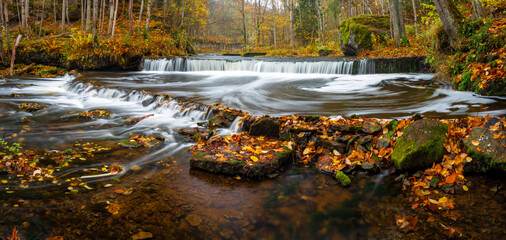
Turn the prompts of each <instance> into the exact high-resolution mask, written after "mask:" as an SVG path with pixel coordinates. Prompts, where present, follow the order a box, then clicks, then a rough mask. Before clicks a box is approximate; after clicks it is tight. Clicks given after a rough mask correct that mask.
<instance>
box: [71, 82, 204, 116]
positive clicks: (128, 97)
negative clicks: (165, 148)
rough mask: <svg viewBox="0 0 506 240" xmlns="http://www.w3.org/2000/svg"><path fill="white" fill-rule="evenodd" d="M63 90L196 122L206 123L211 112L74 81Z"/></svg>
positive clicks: (153, 96)
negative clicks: (141, 107)
mask: <svg viewBox="0 0 506 240" xmlns="http://www.w3.org/2000/svg"><path fill="white" fill-rule="evenodd" d="M64 88H65V90H67V91H68V92H71V93H76V94H78V95H80V96H82V97H83V98H86V97H99V98H106V99H115V100H117V101H125V102H135V103H138V104H140V105H142V106H143V107H146V108H148V109H151V110H152V111H154V112H156V113H163V114H166V115H168V116H171V117H174V118H182V117H189V118H191V119H194V120H196V121H206V120H207V119H208V118H209V117H210V115H211V114H210V112H212V111H211V110H210V108H209V107H208V106H206V105H202V104H196V103H186V102H180V101H177V100H175V99H174V98H171V97H168V96H165V95H156V94H150V93H146V92H143V91H138V90H123V89H114V88H98V87H95V86H93V85H91V84H85V83H81V82H76V81H69V82H67V83H66V84H65V85H64Z"/></svg>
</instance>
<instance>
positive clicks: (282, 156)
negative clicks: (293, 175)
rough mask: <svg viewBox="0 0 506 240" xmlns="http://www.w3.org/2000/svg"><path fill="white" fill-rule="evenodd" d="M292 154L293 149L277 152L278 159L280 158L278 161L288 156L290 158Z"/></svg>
mask: <svg viewBox="0 0 506 240" xmlns="http://www.w3.org/2000/svg"><path fill="white" fill-rule="evenodd" d="M291 154H292V151H290V150H286V151H283V152H279V153H276V160H278V162H279V161H280V160H283V159H288V158H290V155H291Z"/></svg>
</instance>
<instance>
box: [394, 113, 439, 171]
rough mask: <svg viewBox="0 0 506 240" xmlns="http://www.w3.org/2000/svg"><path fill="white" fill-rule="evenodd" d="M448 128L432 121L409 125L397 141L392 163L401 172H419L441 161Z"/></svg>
mask: <svg viewBox="0 0 506 240" xmlns="http://www.w3.org/2000/svg"><path fill="white" fill-rule="evenodd" d="M447 132H448V126H447V125H445V124H442V123H440V122H436V121H432V120H418V121H415V122H413V123H411V124H410V125H408V126H407V127H406V128H405V129H404V131H403V135H402V136H401V137H400V138H399V139H398V140H397V144H396V145H395V147H394V151H393V153H392V156H391V158H392V161H393V163H394V165H395V167H397V169H399V170H417V169H425V168H427V167H430V166H431V165H432V164H433V163H435V162H439V161H441V159H442V158H443V155H444V143H445V141H446V139H447V136H446V133H447Z"/></svg>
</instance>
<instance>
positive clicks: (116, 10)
mask: <svg viewBox="0 0 506 240" xmlns="http://www.w3.org/2000/svg"><path fill="white" fill-rule="evenodd" d="M118 3H119V0H116V4H115V7H114V20H113V22H112V32H111V37H112V38H114V32H115V30H116V19H117V18H118Z"/></svg>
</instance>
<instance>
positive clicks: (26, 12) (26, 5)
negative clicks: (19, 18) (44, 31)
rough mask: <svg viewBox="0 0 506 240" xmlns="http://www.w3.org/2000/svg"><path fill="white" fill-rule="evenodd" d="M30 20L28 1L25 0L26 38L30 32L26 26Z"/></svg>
mask: <svg viewBox="0 0 506 240" xmlns="http://www.w3.org/2000/svg"><path fill="white" fill-rule="evenodd" d="M29 20H30V1H29V0H25V29H26V33H27V36H28V33H29V32H30V26H29V25H28V21H29Z"/></svg>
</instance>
